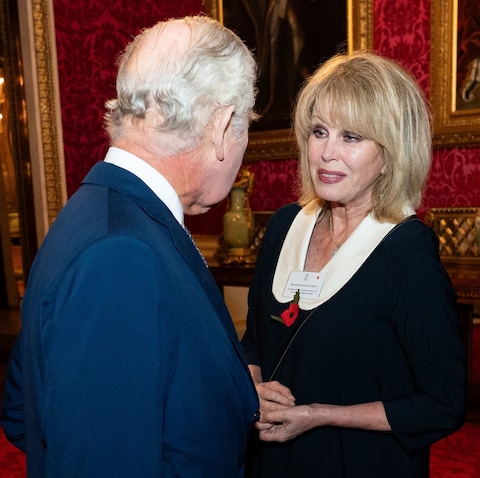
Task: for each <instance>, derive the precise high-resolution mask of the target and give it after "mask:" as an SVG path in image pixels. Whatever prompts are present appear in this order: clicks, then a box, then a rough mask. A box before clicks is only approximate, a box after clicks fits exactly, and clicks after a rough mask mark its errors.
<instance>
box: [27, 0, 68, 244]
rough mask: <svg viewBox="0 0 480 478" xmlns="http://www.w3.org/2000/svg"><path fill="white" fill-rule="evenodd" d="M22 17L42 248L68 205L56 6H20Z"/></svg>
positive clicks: (42, 2) (38, 1)
mask: <svg viewBox="0 0 480 478" xmlns="http://www.w3.org/2000/svg"><path fill="white" fill-rule="evenodd" d="M19 16H20V18H19V20H20V36H21V49H22V57H23V58H22V59H23V69H24V79H25V95H26V109H27V118H28V135H29V143H30V152H31V159H32V183H33V189H34V191H33V194H34V198H35V219H36V228H37V238H38V243H39V244H40V243H41V242H42V240H43V238H44V237H45V235H46V233H47V232H48V229H49V227H50V226H51V224H52V223H53V221H54V220H55V218H56V217H57V215H58V213H59V212H60V210H61V209H62V207H63V205H64V204H65V202H66V199H67V193H66V179H65V164H64V153H63V139H62V123H61V111H60V94H59V86H58V69H57V52H56V43H55V24H54V16H53V3H52V0H19Z"/></svg>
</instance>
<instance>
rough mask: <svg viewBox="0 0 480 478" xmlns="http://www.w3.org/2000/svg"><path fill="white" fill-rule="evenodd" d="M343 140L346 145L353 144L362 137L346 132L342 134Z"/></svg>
mask: <svg viewBox="0 0 480 478" xmlns="http://www.w3.org/2000/svg"><path fill="white" fill-rule="evenodd" d="M343 138H344V139H345V141H346V142H347V143H354V142H356V141H361V140H362V139H363V138H362V136H360V135H359V134H355V133H352V132H350V131H346V132H345V133H343Z"/></svg>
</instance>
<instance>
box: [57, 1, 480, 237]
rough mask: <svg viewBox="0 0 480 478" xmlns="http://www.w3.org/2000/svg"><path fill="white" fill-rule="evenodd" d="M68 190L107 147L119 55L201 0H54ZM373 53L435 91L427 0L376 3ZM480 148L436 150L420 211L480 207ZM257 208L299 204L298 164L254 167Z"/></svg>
mask: <svg viewBox="0 0 480 478" xmlns="http://www.w3.org/2000/svg"><path fill="white" fill-rule="evenodd" d="M54 9H55V27H56V35H57V49H58V65H59V79H60V95H61V106H62V121H63V135H64V143H65V163H66V174H67V188H68V193H69V195H71V194H72V193H73V192H74V191H75V190H76V189H77V188H78V186H79V184H80V182H81V180H82V179H83V177H84V176H85V174H86V173H87V171H88V170H89V169H90V167H91V166H92V165H93V164H94V163H96V162H97V161H100V160H101V159H102V158H103V156H104V154H105V151H106V149H107V147H108V141H107V138H106V136H105V134H104V133H103V130H102V127H101V123H102V116H103V113H104V109H103V105H104V102H105V101H106V100H107V99H109V98H111V97H112V96H113V95H114V84H115V57H116V55H117V54H118V52H119V51H120V50H121V49H122V48H123V47H124V46H125V44H126V43H127V42H128V41H129V40H130V38H131V37H132V36H134V35H135V34H137V33H138V31H139V30H140V28H143V27H148V26H150V25H152V24H154V23H155V22H157V21H159V20H161V19H165V18H168V17H172V16H181V15H186V14H195V13H198V12H200V11H202V2H201V0H169V1H163V2H140V3H138V2H130V1H128V0H112V1H111V2H108V4H107V2H102V1H100V0H76V1H75V2H71V1H70V0H54ZM374 48H375V50H376V51H378V52H379V53H381V54H384V55H386V56H388V57H391V58H394V59H396V60H398V61H399V62H400V63H402V64H403V65H404V66H405V67H406V68H408V69H409V70H410V71H411V72H412V73H413V74H414V75H415V76H416V77H417V79H418V81H419V82H420V84H421V86H422V87H423V88H424V89H425V91H426V93H427V94H428V92H429V88H430V74H429V68H430V0H418V1H417V2H412V1H411V0H375V2H374ZM479 165H480V148H450V149H437V150H435V151H434V157H433V165H432V171H431V175H430V179H429V182H428V186H427V190H426V192H425V197H424V205H423V207H422V209H421V210H420V213H423V212H424V211H425V210H426V209H428V208H430V207H442V206H480V166H479ZM249 168H250V169H251V171H252V172H254V174H255V189H254V192H253V194H252V196H251V205H252V208H253V209H254V210H275V209H277V208H278V207H280V206H281V205H282V204H285V203H287V202H290V201H293V200H295V193H294V183H295V168H296V161H295V160H294V159H291V160H285V161H271V162H269V161H265V162H259V163H252V164H250V165H249ZM222 212H223V209H222V208H219V209H218V210H216V211H212V212H211V213H209V214H208V215H207V216H206V217H202V218H201V219H200V218H197V219H196V220H195V219H194V220H191V221H189V227H190V229H191V230H192V231H193V232H197V233H219V232H220V231H221V216H222Z"/></svg>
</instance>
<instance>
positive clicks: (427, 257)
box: [242, 205, 466, 478]
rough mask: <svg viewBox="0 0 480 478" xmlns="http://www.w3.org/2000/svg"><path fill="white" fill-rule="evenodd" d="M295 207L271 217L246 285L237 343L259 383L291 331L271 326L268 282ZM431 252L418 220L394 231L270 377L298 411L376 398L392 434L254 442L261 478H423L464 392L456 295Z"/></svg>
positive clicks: (431, 241) (432, 240) (429, 235)
mask: <svg viewBox="0 0 480 478" xmlns="http://www.w3.org/2000/svg"><path fill="white" fill-rule="evenodd" d="M299 210H300V208H299V207H298V206H297V205H289V206H286V207H284V208H282V209H281V210H280V211H279V212H278V213H277V214H276V215H274V216H273V217H272V219H271V220H270V223H269V226H268V229H267V232H266V234H265V237H264V239H263V243H262V247H261V251H260V253H259V257H258V260H257V265H256V270H255V275H254V279H253V282H252V285H251V288H250V294H249V313H248V320H247V331H246V333H245V336H244V338H243V340H242V345H243V347H244V350H245V353H246V355H247V360H248V362H249V363H250V364H255V365H259V366H260V367H261V369H262V374H263V379H264V380H267V379H268V377H269V375H270V373H271V372H272V370H273V367H274V365H275V363H276V361H277V358H278V357H279V355H280V353H281V349H282V347H283V345H284V343H285V341H286V340H287V338H288V335H289V334H290V333H292V329H294V326H293V327H291V328H287V327H286V326H285V325H283V324H282V323H279V322H277V321H275V320H273V319H272V318H271V315H272V314H274V315H280V313H281V312H282V311H283V310H285V304H281V303H279V302H277V300H276V299H275V298H274V296H273V294H272V280H273V276H274V273H275V268H276V264H277V260H278V257H279V254H280V250H281V247H282V243H283V241H284V238H285V236H286V234H287V231H288V229H289V227H290V225H291V223H292V221H293V219H294V217H295V216H296V215H297V213H298V212H299ZM437 251H438V246H437V241H436V237H435V235H434V233H433V231H432V230H431V229H430V228H428V227H427V226H425V225H424V224H423V223H422V222H421V221H411V222H409V223H405V224H403V225H402V226H401V227H399V228H397V229H395V230H394V231H393V232H392V233H391V234H389V235H388V236H387V237H386V238H385V240H383V241H382V242H381V243H380V244H379V245H378V246H377V247H376V248H375V249H374V251H373V252H372V253H371V254H370V256H369V257H368V258H367V259H366V260H365V262H364V263H363V265H362V266H361V267H360V268H359V269H358V270H357V272H356V273H355V274H354V275H353V277H352V278H351V279H350V280H348V281H347V282H346V283H345V284H344V285H343V287H342V288H341V289H340V290H339V291H338V293H336V294H335V295H334V296H333V297H331V298H330V299H329V300H327V301H326V302H324V303H323V304H321V305H320V306H318V307H317V308H316V309H315V310H314V311H313V313H312V315H311V316H310V318H309V319H308V321H307V322H306V323H305V324H304V326H303V328H302V330H301V331H300V333H299V334H298V336H297V337H296V339H295V341H294V342H293V344H292V346H291V348H290V349H289V351H288V353H287V355H286V357H285V360H284V361H283V362H282V364H281V366H280V367H279V369H278V371H277V372H276V374H275V377H274V379H275V380H278V381H280V382H281V383H283V384H285V385H286V386H288V387H289V388H290V389H291V390H292V393H293V394H294V396H295V397H296V404H297V405H301V404H310V403H328V404H338V405H350V404H358V403H366V402H373V401H378V400H380V401H382V402H383V403H384V406H385V410H386V413H387V418H388V421H389V423H390V425H391V428H392V432H391V433H381V432H372V431H366V430H357V429H345V428H335V427H322V428H317V429H314V430H311V431H309V432H307V433H305V434H304V435H302V436H300V437H298V438H296V439H294V440H292V441H290V442H288V443H285V444H278V443H268V444H266V443H264V444H262V447H261V454H260V459H259V462H260V474H259V476H261V477H262V478H270V477H272V478H273V477H275V478H282V477H289V478H303V477H305V478H306V477H309V478H310V477H326V478H337V477H338V478H340V477H342V478H350V477H352V478H363V477H364V478H382V477H385V478H394V477H399V478H409V477H419V478H420V477H422V478H425V477H428V468H429V446H430V445H431V444H432V443H433V442H435V441H437V440H439V439H440V438H442V437H444V436H446V435H448V434H449V433H451V432H453V431H455V430H456V429H458V428H459V427H460V426H461V424H462V423H463V419H464V413H465V410H464V404H465V389H466V372H465V355H464V350H463V346H462V342H461V339H460V333H459V323H458V317H457V315H456V310H455V293H454V290H453V288H452V286H451V283H450V280H449V278H448V276H447V274H446V272H445V271H444V269H443V267H442V266H441V263H440V260H439V256H438V252H437ZM305 313H306V312H305V311H302V312H301V314H305ZM246 476H247V477H248V476H249V474H248V473H247V475H246Z"/></svg>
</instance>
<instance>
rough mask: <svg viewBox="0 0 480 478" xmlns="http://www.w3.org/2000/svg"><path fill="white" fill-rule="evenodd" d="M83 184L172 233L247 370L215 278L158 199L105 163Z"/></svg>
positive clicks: (124, 172) (129, 175)
mask: <svg viewBox="0 0 480 478" xmlns="http://www.w3.org/2000/svg"><path fill="white" fill-rule="evenodd" d="M82 184H95V185H98V186H102V187H106V188H108V189H111V190H113V191H116V192H118V193H120V194H122V195H124V196H127V197H129V198H130V199H131V200H132V201H134V202H136V203H137V204H138V205H139V207H141V208H142V209H143V210H144V211H145V213H146V214H147V215H148V216H150V217H151V218H152V219H153V220H154V221H156V222H158V223H159V224H161V225H163V226H164V227H165V228H166V229H167V230H168V231H169V233H170V237H171V239H172V243H173V244H174V246H175V248H176V249H177V250H178V251H179V253H180V254H181V255H182V256H183V257H184V259H185V262H186V263H187V264H188V265H189V267H190V268H191V269H192V271H193V272H194V274H195V276H196V277H197V279H198V281H199V282H200V284H201V285H202V287H203V289H204V290H205V292H206V295H207V296H208V297H209V299H210V302H211V303H212V306H213V307H214V309H215V310H216V312H217V314H218V316H219V318H220V320H221V322H222V324H223V326H224V328H225V329H226V331H227V333H228V335H229V337H230V339H231V341H232V342H233V344H234V346H235V348H236V350H237V352H238V354H239V355H240V357H241V358H242V361H243V362H244V364H245V367H247V365H246V363H245V360H244V358H243V357H244V356H243V352H242V351H241V350H240V345H239V342H238V338H237V334H236V331H235V328H234V326H233V322H232V319H231V316H230V313H229V312H228V309H227V307H226V305H225V301H224V299H223V296H222V294H221V293H220V290H219V288H218V286H217V284H216V283H215V280H214V279H213V276H212V274H211V273H210V271H209V270H208V268H207V267H206V266H205V264H204V262H203V259H202V257H201V256H200V254H199V253H198V250H197V249H196V247H195V245H194V244H193V242H192V241H191V240H190V238H189V237H188V235H187V234H186V232H185V230H184V229H183V227H182V226H181V225H180V224H179V223H178V221H177V220H176V219H175V217H174V216H173V214H172V213H171V212H170V210H169V209H168V208H167V206H166V205H165V204H164V203H163V202H162V201H161V200H160V199H159V198H158V196H157V195H156V194H155V193H154V192H153V191H152V190H151V189H150V188H149V187H148V186H147V185H146V184H145V183H144V182H143V181H142V180H141V179H139V178H138V177H137V176H135V175H134V174H132V173H130V172H129V171H127V170H125V169H123V168H119V167H118V166H114V165H113V164H107V163H104V162H100V163H97V164H96V165H95V166H94V167H93V168H92V169H91V170H90V172H89V173H88V174H87V176H86V177H85V179H84V180H83V182H82Z"/></svg>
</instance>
